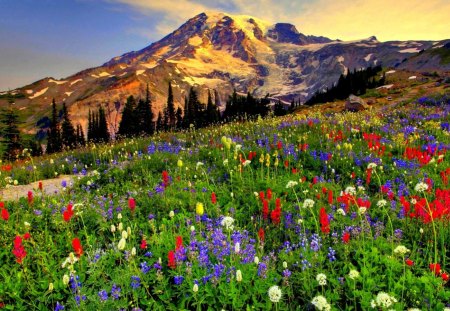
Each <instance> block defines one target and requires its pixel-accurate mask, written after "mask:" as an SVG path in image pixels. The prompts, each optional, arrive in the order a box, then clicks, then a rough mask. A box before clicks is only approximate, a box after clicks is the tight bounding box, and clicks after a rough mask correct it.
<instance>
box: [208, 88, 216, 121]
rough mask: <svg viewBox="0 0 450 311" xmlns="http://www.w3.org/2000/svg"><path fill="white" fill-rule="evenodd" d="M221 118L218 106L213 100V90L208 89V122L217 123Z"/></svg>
mask: <svg viewBox="0 0 450 311" xmlns="http://www.w3.org/2000/svg"><path fill="white" fill-rule="evenodd" d="M218 120H219V115H218V113H217V107H216V105H215V104H213V102H212V98H211V92H210V91H209V90H208V104H207V105H206V124H212V123H216V122H217V121H218Z"/></svg>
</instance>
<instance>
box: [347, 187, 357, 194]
mask: <svg viewBox="0 0 450 311" xmlns="http://www.w3.org/2000/svg"><path fill="white" fill-rule="evenodd" d="M344 192H345V193H347V194H350V195H355V194H356V189H355V187H353V186H348V187H347V188H345V190H344Z"/></svg>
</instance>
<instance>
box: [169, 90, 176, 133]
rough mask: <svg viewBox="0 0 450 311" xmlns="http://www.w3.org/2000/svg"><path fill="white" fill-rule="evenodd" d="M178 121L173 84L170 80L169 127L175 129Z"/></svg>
mask: <svg viewBox="0 0 450 311" xmlns="http://www.w3.org/2000/svg"><path fill="white" fill-rule="evenodd" d="M176 121H177V120H176V116H175V105H174V103H173V92H172V84H171V83H170V82H169V91H168V95H167V125H168V127H169V129H173V128H174V127H175V124H176Z"/></svg>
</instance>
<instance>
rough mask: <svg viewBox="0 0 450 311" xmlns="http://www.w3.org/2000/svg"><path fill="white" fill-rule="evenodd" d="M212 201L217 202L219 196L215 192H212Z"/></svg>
mask: <svg viewBox="0 0 450 311" xmlns="http://www.w3.org/2000/svg"><path fill="white" fill-rule="evenodd" d="M211 203H212V204H216V203H217V197H216V193H215V192H213V193H211Z"/></svg>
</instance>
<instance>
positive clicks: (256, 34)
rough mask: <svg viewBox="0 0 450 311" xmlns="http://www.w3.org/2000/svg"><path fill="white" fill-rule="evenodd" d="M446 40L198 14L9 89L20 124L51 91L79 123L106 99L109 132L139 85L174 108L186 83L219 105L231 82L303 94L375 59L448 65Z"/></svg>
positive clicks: (38, 112) (46, 104) (33, 116)
mask: <svg viewBox="0 0 450 311" xmlns="http://www.w3.org/2000/svg"><path fill="white" fill-rule="evenodd" d="M446 44H447V42H446V41H439V42H432V41H404V42H401V41H392V42H379V41H378V40H377V38H376V37H370V38H367V39H362V40H356V41H348V42H345V41H340V40H332V39H329V38H325V37H316V36H308V35H305V34H303V33H301V32H299V31H298V30H297V28H296V27H295V26H294V25H291V24H287V23H277V24H274V25H272V24H270V23H267V22H265V21H262V20H259V19H257V18H254V17H251V16H243V15H230V14H226V13H216V12H212V13H201V14H199V15H197V16H195V17H193V18H191V19H189V20H188V21H187V22H186V23H185V24H183V25H182V26H181V27H179V28H178V29H177V30H175V31H174V32H172V33H171V34H169V35H167V36H166V37H164V38H163V39H161V40H160V41H158V42H155V43H152V44H151V45H149V46H147V47H145V48H143V49H142V50H140V51H133V52H130V53H126V54H124V55H121V56H118V57H114V58H113V59H111V60H109V61H108V62H106V63H104V64H103V65H101V66H99V67H95V68H90V69H86V70H83V71H81V72H78V73H76V74H74V75H72V76H69V77H67V78H65V79H62V80H56V79H53V78H44V79H42V80H39V81H36V82H35V83H33V84H31V85H27V86H24V87H22V88H18V89H16V90H14V93H15V94H17V95H18V96H17V97H18V98H17V99H16V105H17V107H18V109H19V110H20V111H21V113H22V114H23V115H25V116H26V126H27V128H28V129H32V128H33V127H35V124H36V121H37V120H38V119H39V118H40V117H42V116H44V115H49V111H50V103H51V100H52V98H55V100H56V102H63V101H65V102H66V103H67V105H68V107H69V112H70V114H71V116H72V120H73V121H74V122H75V123H81V124H82V125H83V127H84V129H86V123H87V114H88V111H89V109H91V110H92V109H97V107H98V105H100V104H102V105H104V106H106V111H107V116H108V122H109V124H110V126H111V130H112V131H115V130H117V124H118V120H119V119H120V112H121V110H122V107H123V105H124V102H125V99H126V97H128V96H129V95H135V96H142V97H143V96H144V93H145V89H146V85H147V84H148V85H149V88H150V93H151V99H152V102H153V109H154V110H155V112H156V111H157V110H159V109H162V108H163V107H164V105H165V103H166V99H167V89H168V83H169V81H170V82H171V83H172V87H173V93H174V101H175V105H176V106H181V107H183V106H184V98H185V96H186V95H187V93H188V91H189V89H190V87H191V86H195V87H197V89H198V91H199V94H200V99H201V100H203V101H204V102H206V96H207V90H208V89H214V90H216V91H217V92H216V93H217V94H218V98H216V102H220V103H222V104H223V103H225V101H226V98H227V96H228V95H229V94H231V92H232V91H233V89H236V90H237V91H238V92H241V93H246V92H251V93H252V94H254V95H256V96H264V95H266V94H267V93H269V94H270V95H271V97H276V98H281V99H283V100H287V101H290V100H291V99H294V98H295V99H300V100H302V101H305V100H306V99H308V98H309V97H311V96H312V95H313V94H314V92H316V91H317V90H321V89H324V88H326V87H327V86H330V85H332V84H333V83H335V82H336V81H337V79H338V78H339V76H340V74H342V73H345V72H347V70H354V69H359V68H364V67H368V66H373V65H379V64H381V65H383V66H386V67H398V66H401V67H405V68H407V69H409V70H419V71H420V70H430V69H429V68H432V69H433V71H435V70H450V65H449V63H448V62H447V63H442V64H441V63H440V61H441V58H442V57H444V56H442V55H444V54H440V53H437V51H440V50H439V49H445V46H446ZM433 50H435V51H436V52H434V54H433ZM424 51H425V52H424ZM429 51H430V52H429ZM429 53H431V54H429ZM420 54H422V56H420ZM425 55H430V57H431V56H433V62H432V63H430V64H429V66H423V60H422V58H423V57H425ZM411 56H413V57H414V56H416V57H417V59H416V60H414V58H413V57H411ZM427 57H429V56H426V57H425V58H427ZM0 95H1V93H0ZM19 97H22V98H19ZM3 102H4V101H3ZM155 115H157V113H155Z"/></svg>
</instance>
